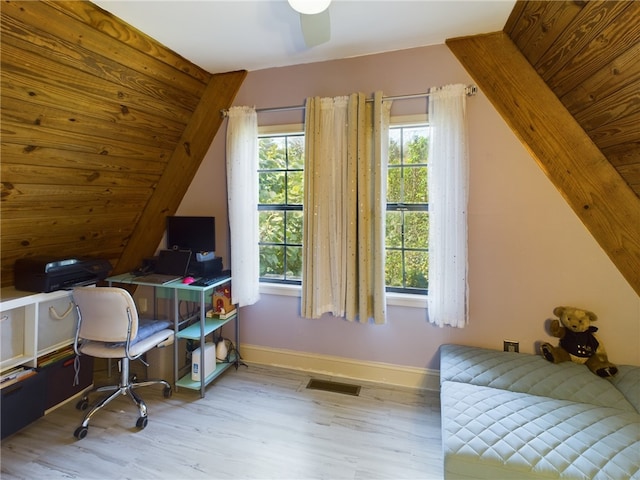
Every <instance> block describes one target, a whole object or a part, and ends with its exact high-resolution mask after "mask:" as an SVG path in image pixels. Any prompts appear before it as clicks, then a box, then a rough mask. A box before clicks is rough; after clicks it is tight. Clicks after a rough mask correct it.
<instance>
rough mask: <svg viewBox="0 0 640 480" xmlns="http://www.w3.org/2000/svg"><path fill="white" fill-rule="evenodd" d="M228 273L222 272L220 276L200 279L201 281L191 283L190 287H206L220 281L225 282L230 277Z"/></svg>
mask: <svg viewBox="0 0 640 480" xmlns="http://www.w3.org/2000/svg"><path fill="white" fill-rule="evenodd" d="M230 276H231V275H230V273H229V272H227V273H225V272H223V273H221V274H220V275H216V276H215V277H202V278H201V279H199V280H197V281H195V282H193V283H192V284H191V285H193V286H195V287H208V286H210V285H213V284H214V283H218V282H219V281H221V280H226V279H228V278H229V277H230Z"/></svg>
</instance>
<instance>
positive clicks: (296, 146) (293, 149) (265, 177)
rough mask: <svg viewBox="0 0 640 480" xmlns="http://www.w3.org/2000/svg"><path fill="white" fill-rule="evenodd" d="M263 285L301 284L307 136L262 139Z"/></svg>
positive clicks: (261, 250) (261, 237)
mask: <svg viewBox="0 0 640 480" xmlns="http://www.w3.org/2000/svg"><path fill="white" fill-rule="evenodd" d="M258 155H259V161H258V178H259V184H260V187H259V195H258V211H259V233H260V281H263V282H273V283H289V284H300V283H301V280H302V202H303V198H304V181H303V179H304V170H303V169H304V133H302V132H300V131H297V132H294V133H279V134H261V135H259V137H258Z"/></svg>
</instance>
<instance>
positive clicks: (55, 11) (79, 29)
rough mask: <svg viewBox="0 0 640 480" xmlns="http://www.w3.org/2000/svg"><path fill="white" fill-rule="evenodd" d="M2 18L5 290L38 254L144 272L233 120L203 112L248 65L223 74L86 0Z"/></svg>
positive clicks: (222, 104) (219, 103) (217, 103)
mask: <svg viewBox="0 0 640 480" xmlns="http://www.w3.org/2000/svg"><path fill="white" fill-rule="evenodd" d="M0 20H1V30H0V35H1V37H0V61H1V71H0V88H1V95H2V99H1V100H2V102H1V105H0V113H1V115H2V117H1V133H2V139H1V141H2V146H1V147H2V151H1V154H2V164H1V165H0V175H1V177H0V178H1V181H2V183H1V189H0V199H1V203H0V207H1V212H0V213H1V220H0V221H1V225H0V226H1V229H2V235H1V241H0V249H1V252H2V262H1V274H2V277H1V278H2V285H3V286H5V285H10V284H12V283H13V264H14V262H15V260H16V259H18V258H23V257H26V256H35V255H50V256H54V257H61V258H64V257H74V256H93V257H99V258H106V259H108V260H109V261H110V262H111V263H112V265H114V267H116V269H114V272H118V271H122V270H117V269H118V268H120V269H121V268H124V267H123V265H127V267H126V268H128V269H131V268H133V267H135V266H137V265H138V264H139V262H140V260H141V259H142V258H143V257H145V256H149V255H151V254H153V251H154V250H155V247H156V246H157V245H158V243H159V242H160V239H161V238H162V234H163V233H164V223H165V221H164V218H165V216H166V215H170V214H173V213H175V210H176V209H177V207H178V205H179V203H180V201H181V199H182V197H183V195H184V193H185V192H186V190H187V188H188V187H189V184H190V183H191V180H192V178H193V175H195V172H196V171H197V168H198V166H199V164H200V162H201V160H202V158H203V157H204V155H205V153H206V151H207V150H208V148H209V145H210V144H211V141H212V140H213V137H214V136H215V133H216V132H217V130H218V128H219V126H220V123H221V121H222V119H220V121H213V122H205V121H203V119H204V118H205V114H204V113H203V112H211V111H215V112H217V111H219V110H220V109H223V108H229V106H231V104H232V102H233V98H234V97H235V94H236V93H237V90H238V89H239V87H240V85H241V83H242V81H243V80H244V78H245V76H246V72H245V71H240V72H230V73H227V74H218V75H212V74H210V73H208V72H206V71H204V70H202V69H201V68H199V67H198V66H196V65H194V64H192V63H190V62H189V61H187V60H185V59H184V58H182V57H180V56H179V55H177V54H175V53H174V52H172V51H171V50H169V49H167V48H166V47H164V46H162V45H161V44H159V43H158V42H156V41H155V40H153V39H151V38H149V37H147V36H146V35H144V34H143V33H141V32H139V31H137V30H136V29H134V28H132V27H130V26H129V25H127V24H125V23H124V22H122V21H120V20H119V19H118V18H116V17H114V16H112V15H111V14H109V13H108V12H105V11H103V10H101V9H100V8H98V7H97V6H95V5H93V4H92V3H90V2H86V1H69V2H65V1H49V0H46V1H38V2H31V1H5V2H3V5H2V10H1V11H0ZM187 152H188V153H187ZM140 225H141V226H140ZM121 259H124V262H123V261H121Z"/></svg>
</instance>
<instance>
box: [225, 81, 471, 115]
mask: <svg viewBox="0 0 640 480" xmlns="http://www.w3.org/2000/svg"><path fill="white" fill-rule="evenodd" d="M465 93H466V94H467V96H468V97H472V96H473V95H475V94H476V93H478V87H476V86H475V85H469V86H468V87H467V88H465ZM429 95H431V94H430V93H428V92H427V93H413V94H410V95H396V96H392V97H384V96H383V97H382V99H383V100H409V99H411V98H422V97H428V96H429ZM366 101H367V102H373V98H367V100H366ZM304 108H305V106H304V105H290V106H288V107H266V108H256V113H264V112H286V111H289V110H304ZM228 111H229V110H220V115H222V116H223V117H226V116H227V112H228Z"/></svg>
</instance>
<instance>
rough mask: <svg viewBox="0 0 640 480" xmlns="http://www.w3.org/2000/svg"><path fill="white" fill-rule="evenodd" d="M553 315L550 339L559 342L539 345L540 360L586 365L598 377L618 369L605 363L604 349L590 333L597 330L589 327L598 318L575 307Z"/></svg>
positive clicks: (556, 310) (611, 374)
mask: <svg viewBox="0 0 640 480" xmlns="http://www.w3.org/2000/svg"><path fill="white" fill-rule="evenodd" d="M553 314H554V315H556V316H557V317H559V320H556V319H554V320H552V321H551V335H553V336H554V337H557V338H559V339H560V345H558V346H557V347H554V346H553V345H551V344H550V343H547V342H545V343H543V344H542V345H540V350H541V351H542V355H543V356H544V358H546V359H547V360H549V361H550V362H552V363H560V362H568V361H572V362H575V363H579V364H584V365H586V366H587V367H588V368H589V370H591V371H592V372H593V373H595V374H596V375H598V376H600V377H613V376H614V375H615V374H616V373H618V367H616V366H615V365H614V364H613V363H611V362H609V359H608V358H607V352H606V351H605V349H604V346H603V345H602V344H601V343H600V342H599V341H598V340H597V338H596V337H595V335H594V333H595V332H597V331H598V329H597V328H596V327H594V326H592V325H591V322H595V321H596V320H597V319H598V317H597V315H596V314H595V313H593V312H590V311H588V310H581V309H579V308H575V307H556V308H554V309H553Z"/></svg>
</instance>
